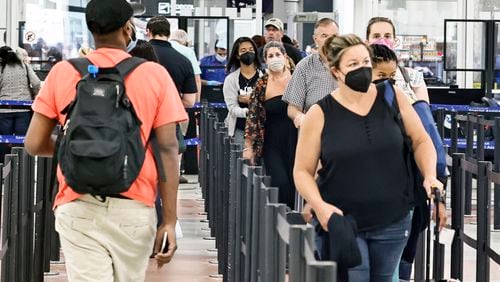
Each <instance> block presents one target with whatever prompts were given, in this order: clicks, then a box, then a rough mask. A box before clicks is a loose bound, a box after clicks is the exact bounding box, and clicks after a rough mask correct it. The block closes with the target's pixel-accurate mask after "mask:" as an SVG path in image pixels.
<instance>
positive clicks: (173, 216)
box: [154, 123, 179, 267]
mask: <svg viewBox="0 0 500 282" xmlns="http://www.w3.org/2000/svg"><path fill="white" fill-rule="evenodd" d="M175 126H176V124H175V123H169V124H166V125H162V126H160V127H158V128H156V129H154V132H155V134H156V137H157V139H158V145H159V149H160V156H161V161H162V163H163V168H164V170H165V175H166V177H167V181H166V182H162V181H160V182H159V192H160V197H161V200H162V203H163V209H162V214H163V223H162V225H161V226H160V227H159V228H158V232H157V236H156V245H155V250H156V251H161V250H160V247H161V243H162V239H163V234H164V233H165V232H167V234H168V240H169V248H168V251H167V252H166V253H158V255H157V256H156V260H157V262H158V266H159V267H161V266H162V265H163V264H165V263H168V262H170V260H171V259H172V257H173V255H174V252H175V250H176V249H177V241H176V238H175V223H176V221H177V189H178V187H179V159H178V155H177V153H178V150H179V148H178V143H177V138H176V134H175Z"/></svg>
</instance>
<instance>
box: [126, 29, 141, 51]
mask: <svg viewBox="0 0 500 282" xmlns="http://www.w3.org/2000/svg"><path fill="white" fill-rule="evenodd" d="M130 28H131V29H132V34H131V35H130V36H129V38H130V42H129V43H128V44H127V53H130V51H132V50H133V49H134V48H135V46H137V40H138V39H137V36H136V34H135V27H134V26H133V25H130Z"/></svg>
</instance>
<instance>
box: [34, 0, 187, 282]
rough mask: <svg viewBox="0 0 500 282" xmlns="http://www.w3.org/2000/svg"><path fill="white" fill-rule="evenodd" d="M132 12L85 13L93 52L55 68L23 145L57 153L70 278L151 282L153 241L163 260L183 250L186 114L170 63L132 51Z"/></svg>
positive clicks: (120, 5)
mask: <svg viewBox="0 0 500 282" xmlns="http://www.w3.org/2000/svg"><path fill="white" fill-rule="evenodd" d="M132 14H133V12H132V8H131V7H130V4H128V2H127V1H125V0H91V1H90V2H89V3H88V5H87V7H86V11H85V16H86V21H87V26H88V28H89V30H90V31H91V32H92V35H93V37H94V40H95V45H96V51H94V52H92V53H91V54H89V55H88V56H87V57H86V59H88V60H86V59H76V60H70V61H64V62H61V63H59V64H57V65H56V66H54V67H53V69H52V70H51V72H50V73H49V75H48V76H47V79H46V80H45V84H44V86H43V88H42V90H41V92H40V94H39V95H38V96H37V99H36V100H35V102H34V104H33V110H34V112H35V114H34V116H33V119H32V121H31V124H30V127H29V129H28V133H27V136H26V142H25V146H26V150H27V151H28V152H29V153H30V154H32V155H41V156H51V155H52V154H54V152H55V154H54V157H55V158H56V159H57V160H58V164H59V166H58V170H57V180H58V182H59V191H58V193H57V195H56V197H55V201H54V208H55V211H54V213H55V217H56V230H57V232H58V233H59V237H60V240H61V246H62V249H63V252H64V256H65V260H66V270H67V273H68V277H69V280H70V281H144V279H145V272H146V268H147V265H148V258H149V255H150V254H151V246H152V245H153V243H154V242H155V250H156V251H160V252H159V253H158V255H156V260H157V262H158V265H159V266H162V265H163V264H165V263H168V262H169V261H170V260H171V259H172V256H173V254H174V252H175V250H176V248H177V245H176V239H175V222H176V215H177V214H176V202H177V187H178V182H179V180H178V175H179V168H178V157H177V151H178V144H177V140H176V135H175V125H176V123H177V122H181V121H184V120H186V119H187V115H186V112H185V110H184V107H183V106H182V102H181V101H180V99H179V96H178V94H177V91H175V84H174V83H173V81H172V79H171V78H170V76H169V74H168V73H167V72H166V71H165V69H164V68H163V67H162V66H160V65H158V64H156V63H153V62H145V61H143V60H141V59H137V58H131V57H130V55H128V54H127V52H126V50H127V49H128V48H129V47H131V46H133V43H134V42H133V40H132V38H131V33H132V30H133V22H132V21H131V17H132ZM57 123H59V124H61V125H63V129H62V133H61V134H60V135H59V137H58V140H57V142H55V140H54V139H53V138H51V134H52V131H53V129H54V127H55V126H56V124H57ZM153 135H154V136H155V137H154V138H153V137H152V136H153ZM155 140H156V142H155ZM152 144H156V145H157V146H152ZM154 148H156V149H154ZM153 155H155V157H153ZM155 160H157V163H156V164H155ZM156 165H158V169H157V168H156ZM165 174H166V181H165V177H164V176H165ZM159 176H161V177H159ZM159 178H161V180H162V181H160V184H159V185H157V184H158V179H159ZM157 186H159V191H157V190H158V188H157ZM157 192H159V193H160V194H161V197H162V200H163V202H164V208H163V216H164V223H163V224H162V225H161V226H160V227H159V228H158V230H157V229H156V216H155V209H154V202H155V197H156V193H157ZM165 234H167V239H168V244H167V245H168V246H167V247H165V248H163V249H162V250H159V249H160V246H161V244H162V239H163V238H164V235H165ZM155 238H156V241H155Z"/></svg>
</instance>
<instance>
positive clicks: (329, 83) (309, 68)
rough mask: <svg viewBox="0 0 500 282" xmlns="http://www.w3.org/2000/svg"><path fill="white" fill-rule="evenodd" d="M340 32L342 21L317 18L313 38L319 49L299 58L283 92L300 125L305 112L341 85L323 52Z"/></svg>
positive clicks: (290, 113)
mask: <svg viewBox="0 0 500 282" xmlns="http://www.w3.org/2000/svg"><path fill="white" fill-rule="evenodd" d="M337 33H338V25H337V23H336V22H335V21H334V20H332V19H330V18H323V19H320V20H318V21H317V22H316V24H315V26H314V35H313V39H314V43H316V45H318V46H319V52H318V53H317V54H312V55H309V56H308V57H306V58H304V59H302V60H301V61H300V62H299V64H298V65H297V67H296V69H295V72H294V73H293V76H292V79H291V80H290V82H289V83H288V87H287V88H286V90H285V93H284V94H283V101H285V102H286V103H287V104H288V116H289V117H290V119H292V120H293V122H294V124H295V127H297V128H299V127H300V124H301V123H302V119H303V118H304V113H305V112H307V110H308V109H309V108H310V107H311V106H312V105H314V104H315V103H316V102H318V101H319V100H321V99H322V98H323V97H325V96H326V95H328V94H330V93H331V92H332V91H333V90H334V89H336V88H337V82H336V81H335V79H334V78H333V76H332V74H331V73H330V69H329V68H328V67H327V63H328V62H327V60H326V58H325V57H324V56H323V54H322V53H321V48H322V47H323V43H324V42H325V40H326V39H327V38H328V37H330V36H332V35H336V34H337Z"/></svg>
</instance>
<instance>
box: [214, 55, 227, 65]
mask: <svg viewBox="0 0 500 282" xmlns="http://www.w3.org/2000/svg"><path fill="white" fill-rule="evenodd" d="M215 59H216V60H217V61H219V62H220V63H223V62H224V61H225V60H226V56H221V55H219V54H215Z"/></svg>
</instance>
